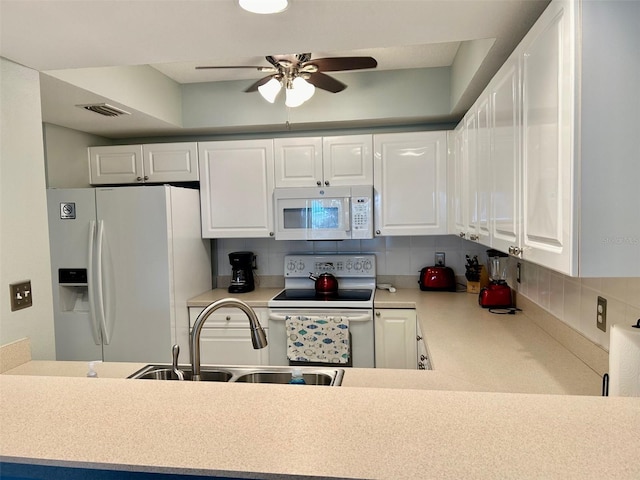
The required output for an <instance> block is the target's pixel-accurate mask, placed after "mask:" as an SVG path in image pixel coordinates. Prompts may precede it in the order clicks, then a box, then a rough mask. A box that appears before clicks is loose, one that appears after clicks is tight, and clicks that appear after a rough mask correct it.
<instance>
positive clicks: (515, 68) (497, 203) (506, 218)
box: [489, 56, 522, 253]
mask: <svg viewBox="0 0 640 480" xmlns="http://www.w3.org/2000/svg"><path fill="white" fill-rule="evenodd" d="M489 93H490V96H491V128H490V130H491V167H490V171H491V177H492V182H493V185H492V189H491V191H492V197H491V213H490V217H491V225H490V227H491V245H492V246H493V247H494V248H496V249H498V250H500V251H503V252H509V253H517V252H519V249H520V246H521V245H520V234H521V229H520V226H521V212H520V185H521V177H520V165H521V161H522V155H521V149H520V128H521V122H520V118H521V117H520V63H519V58H518V57H517V56H516V57H511V58H509V60H507V62H506V63H505V64H504V65H503V67H502V68H501V69H500V71H499V72H498V73H497V74H496V76H495V77H494V79H493V81H492V82H491V84H490V86H489ZM515 249H517V250H515Z"/></svg>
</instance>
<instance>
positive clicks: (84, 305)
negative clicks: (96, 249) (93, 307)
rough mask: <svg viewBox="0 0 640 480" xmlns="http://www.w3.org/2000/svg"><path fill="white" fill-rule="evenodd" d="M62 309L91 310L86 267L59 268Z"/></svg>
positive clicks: (66, 310) (69, 310) (70, 310)
mask: <svg viewBox="0 0 640 480" xmlns="http://www.w3.org/2000/svg"><path fill="white" fill-rule="evenodd" d="M58 287H59V289H60V310H61V311H62V312H76V313H86V312H88V311H89V284H88V283H87V269H86V268H59V269H58Z"/></svg>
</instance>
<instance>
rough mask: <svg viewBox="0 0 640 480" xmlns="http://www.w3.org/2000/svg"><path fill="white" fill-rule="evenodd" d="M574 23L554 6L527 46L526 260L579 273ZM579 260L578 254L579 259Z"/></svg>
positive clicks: (562, 6) (565, 5)
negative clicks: (575, 205) (575, 207)
mask: <svg viewBox="0 0 640 480" xmlns="http://www.w3.org/2000/svg"><path fill="white" fill-rule="evenodd" d="M574 34H575V32H574V20H573V11H572V9H571V8H570V5H569V2H568V1H558V2H552V3H551V4H550V5H549V7H548V8H547V9H546V10H545V11H544V13H543V14H542V15H541V17H540V19H539V20H538V22H536V24H535V25H534V27H533V28H532V29H531V30H530V31H529V33H528V34H527V36H526V37H525V39H524V40H523V43H522V46H523V51H522V56H521V58H522V79H523V83H522V85H523V118H522V121H523V172H522V173H523V206H522V207H523V238H522V240H523V249H524V250H523V254H522V256H523V258H525V259H527V260H530V261H532V262H534V263H538V264H540V265H544V266H546V267H549V268H551V269H554V270H558V271H560V272H563V273H566V274H569V275H575V274H576V273H577V268H576V258H574V245H573V243H574V239H575V225H574V217H573V198H574V183H573V178H572V175H573V103H574V98H575V97H574V86H573V85H574V63H575V56H574V50H575V48H574ZM575 257H577V255H575Z"/></svg>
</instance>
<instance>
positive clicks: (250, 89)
mask: <svg viewBox="0 0 640 480" xmlns="http://www.w3.org/2000/svg"><path fill="white" fill-rule="evenodd" d="M272 78H273V75H269V76H267V77H263V78H261V79H260V80H258V81H257V82H255V83H253V84H252V85H250V86H249V87H248V88H247V89H246V90H245V92H246V93H250V92H257V91H258V87H260V86H262V85H264V84H265V83H267V82H268V81H269V80H271V79H272Z"/></svg>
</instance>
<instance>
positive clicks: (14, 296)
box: [9, 280, 33, 312]
mask: <svg viewBox="0 0 640 480" xmlns="http://www.w3.org/2000/svg"><path fill="white" fill-rule="evenodd" d="M9 291H10V292H11V311H12V312H15V311H16V310H21V309H23V308H27V307H30V306H31V305H33V298H32V297H33V295H32V292H31V280H26V281H24V282H19V283H12V284H10V285H9Z"/></svg>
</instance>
